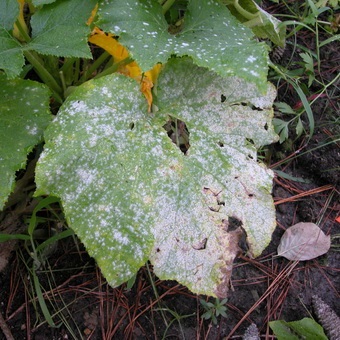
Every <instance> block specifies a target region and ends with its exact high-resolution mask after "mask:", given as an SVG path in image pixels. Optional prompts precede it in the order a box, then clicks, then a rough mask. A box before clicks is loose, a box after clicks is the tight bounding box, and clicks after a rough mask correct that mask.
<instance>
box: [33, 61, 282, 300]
mask: <svg viewBox="0 0 340 340" xmlns="http://www.w3.org/2000/svg"><path fill="white" fill-rule="evenodd" d="M188 75H191V76H192V77H193V78H192V80H191V81H190V80H189V79H188V78H189V77H188ZM195 76H196V77H195ZM189 83H190V86H189ZM158 90H159V93H158V106H159V108H160V110H159V111H158V112H156V113H155V114H154V115H151V114H149V113H147V105H146V102H145V99H144V98H143V96H142V95H141V94H140V92H139V90H138V84H136V83H135V81H133V80H131V79H128V78H126V77H123V76H121V75H110V76H106V77H102V78H100V79H98V80H93V81H89V82H87V83H85V84H84V85H82V86H80V87H79V88H77V89H76V90H75V91H74V93H72V94H71V95H70V96H69V97H68V100H67V101H66V102H65V103H64V105H63V106H62V107H61V109H60V112H59V114H58V116H57V118H56V120H55V121H54V122H53V123H52V124H51V125H50V126H49V128H48V129H47V131H46V134H45V141H46V144H45V150H44V152H43V154H42V156H41V158H40V160H39V163H38V166H37V170H36V181H37V186H38V190H37V192H36V194H37V195H39V194H52V195H53V196H58V197H60V198H61V201H62V204H63V208H64V211H65V214H66V217H67V220H68V222H69V225H70V226H71V227H72V228H73V229H74V231H75V232H76V234H77V235H78V236H79V237H80V239H81V240H82V242H83V243H84V244H85V246H86V248H87V250H88V252H89V254H90V255H91V256H93V257H94V258H95V259H96V260H97V262H98V264H99V266H100V268H101V270H102V272H103V274H104V276H105V277H106V278H107V280H108V282H109V283H110V284H111V285H112V286H117V285H119V284H121V283H123V282H124V281H127V280H128V279H130V278H131V277H132V276H133V275H134V274H135V272H136V271H137V270H138V268H139V267H140V266H142V265H143V264H144V263H145V261H147V260H148V259H149V260H150V261H151V263H152V264H153V266H154V271H155V273H156V275H158V276H159V277H160V278H162V279H174V280H177V281H179V282H180V283H182V284H184V285H187V286H188V287H189V288H190V289H191V290H192V291H194V292H196V293H200V294H207V295H213V296H219V297H225V295H226V293H227V290H228V281H229V278H230V275H231V268H232V263H233V260H234V258H235V256H237V254H238V252H239V247H238V241H239V239H240V237H241V236H242V233H243V232H242V228H241V227H239V228H237V229H236V230H234V231H232V230H231V229H229V227H230V228H231V227H232V226H231V224H232V223H231V221H232V220H237V221H238V222H239V225H242V227H243V228H244V230H245V231H246V233H247V236H248V241H249V248H250V249H249V252H250V254H253V255H254V256H257V255H259V254H260V253H261V251H262V250H263V249H264V247H265V246H266V245H267V244H268V243H269V241H270V238H271V233H272V231H273V230H274V228H275V209H274V205H273V201H272V197H271V194H270V192H271V184H272V178H273V173H272V171H270V170H268V169H266V168H265V167H264V166H262V165H260V164H259V163H258V162H257V160H256V148H255V145H257V146H258V145H262V144H265V143H269V142H271V141H273V140H275V139H276V135H275V133H274V132H273V128H272V126H271V123H270V120H271V118H270V117H271V115H272V111H271V109H270V106H271V104H272V101H273V99H274V97H275V91H273V90H272V87H269V89H268V93H267V95H266V96H264V97H260V96H259V94H258V91H257V90H256V87H255V85H253V86H251V85H247V84H246V83H245V82H244V81H242V80H240V79H238V78H229V79H223V78H220V77H218V76H217V75H216V74H215V73H213V72H209V71H207V70H206V69H202V68H199V67H197V66H195V65H193V63H192V61H190V59H188V58H182V59H174V60H171V62H169V64H168V65H166V67H165V69H164V72H163V74H161V76H160V79H159V87H158ZM221 94H224V95H225V96H226V97H227V98H228V101H225V102H224V103H221V102H220V101H221ZM176 98H177V100H178V101H176ZM242 103H243V104H244V103H249V106H244V105H242ZM252 105H256V107H258V108H259V110H257V109H253V108H252ZM191 106H192V107H191ZM169 115H171V116H174V117H178V118H180V119H181V120H183V121H184V122H185V123H186V124H187V126H188V128H189V132H190V148H189V151H188V153H187V154H186V155H184V154H183V153H182V152H181V151H180V149H179V148H178V147H177V146H176V145H175V144H174V143H173V142H172V141H171V139H170V138H169V137H168V135H167V133H166V131H165V129H164V128H163V125H164V124H165V123H166V121H167V120H168V116H169ZM248 121H249V122H248ZM247 138H249V140H248V141H247ZM250 139H252V140H253V142H250ZM253 143H254V144H253ZM60 150H63V152H60Z"/></svg>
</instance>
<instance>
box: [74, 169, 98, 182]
mask: <svg viewBox="0 0 340 340" xmlns="http://www.w3.org/2000/svg"><path fill="white" fill-rule="evenodd" d="M77 175H78V176H79V179H80V180H81V181H82V182H83V183H84V184H85V185H90V184H91V183H92V182H93V181H94V180H95V179H96V178H97V176H98V173H97V171H90V170H86V169H78V170H77Z"/></svg>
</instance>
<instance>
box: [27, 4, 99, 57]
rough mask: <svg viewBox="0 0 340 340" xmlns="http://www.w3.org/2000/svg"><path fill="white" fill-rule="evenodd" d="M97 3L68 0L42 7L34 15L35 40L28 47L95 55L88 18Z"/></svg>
mask: <svg viewBox="0 0 340 340" xmlns="http://www.w3.org/2000/svg"><path fill="white" fill-rule="evenodd" d="M95 5H96V1H95V0H88V1H82V0H69V1H57V2H55V3H53V4H50V5H45V6H43V7H42V8H41V9H40V10H38V11H37V12H36V13H34V15H33V16H32V19H31V26H32V41H31V42H30V43H29V44H28V45H27V48H29V49H32V50H35V51H37V52H39V53H42V54H50V55H54V56H63V57H80V58H92V55H91V52H90V49H89V47H88V44H87V36H88V35H89V34H90V27H89V26H88V25H86V21H87V19H88V18H89V17H90V15H91V11H92V9H93V8H94V6H95ZM52 13H53V15H51V14H52Z"/></svg>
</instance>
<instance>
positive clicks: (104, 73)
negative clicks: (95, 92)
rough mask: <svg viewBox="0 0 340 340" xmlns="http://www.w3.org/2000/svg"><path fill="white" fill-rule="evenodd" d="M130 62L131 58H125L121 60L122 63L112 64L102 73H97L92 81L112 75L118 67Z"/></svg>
mask: <svg viewBox="0 0 340 340" xmlns="http://www.w3.org/2000/svg"><path fill="white" fill-rule="evenodd" d="M132 61H133V59H132V58H130V57H127V58H125V59H124V60H122V61H120V62H118V63H114V64H113V65H112V66H110V67H108V68H107V69H106V70H104V71H103V72H100V73H98V74H97V75H96V76H95V77H94V79H98V78H100V77H103V76H107V75H108V74H111V73H114V72H116V71H117V70H118V69H119V67H120V66H123V65H127V64H130V63H131V62H132Z"/></svg>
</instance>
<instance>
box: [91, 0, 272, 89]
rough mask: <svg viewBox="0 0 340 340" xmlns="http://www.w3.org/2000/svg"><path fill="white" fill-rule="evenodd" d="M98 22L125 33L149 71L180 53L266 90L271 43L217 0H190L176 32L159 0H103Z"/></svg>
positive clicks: (122, 36)
mask: <svg viewBox="0 0 340 340" xmlns="http://www.w3.org/2000/svg"><path fill="white" fill-rule="evenodd" d="M98 16H99V21H98V22H97V25H98V26H99V27H101V28H102V29H103V30H104V31H107V32H110V33H114V34H116V35H119V37H120V42H121V43H122V44H123V45H124V46H126V47H127V48H128V50H129V52H130V53H131V56H132V57H133V58H135V59H136V61H137V62H138V64H139V65H140V67H141V68H142V70H143V71H148V70H150V69H151V68H152V67H153V66H154V65H155V64H156V63H157V62H161V63H165V62H166V61H167V60H168V58H169V57H170V56H171V55H173V54H176V55H178V56H183V55H188V56H190V57H192V58H193V60H194V61H195V63H196V64H197V65H199V66H204V67H208V68H209V69H210V70H213V71H215V72H216V73H218V74H219V75H221V76H230V75H237V76H238V77H240V78H243V79H246V80H247V81H250V82H254V83H255V84H257V85H258V86H259V88H261V89H262V90H264V89H265V87H266V79H267V71H268V70H267V61H268V60H267V58H268V57H267V49H266V46H265V44H264V43H257V42H256V41H255V40H254V39H253V34H252V32H251V30H250V29H248V28H247V27H245V26H243V25H242V24H241V23H240V22H239V21H238V20H237V19H236V18H235V17H234V16H233V15H232V14H231V13H230V12H229V10H228V9H227V8H226V6H223V5H222V4H220V3H219V2H218V1H216V0H212V1H202V0H190V1H189V5H188V9H187V11H186V15H185V17H184V24H183V27H181V30H180V32H178V33H176V34H171V33H169V31H171V28H169V25H168V24H167V22H166V20H165V18H164V15H163V14H162V7H161V6H160V5H159V3H158V2H157V1H155V0H148V1H135V0H128V1H120V0H108V1H105V2H102V3H101V4H100V6H99V10H98Z"/></svg>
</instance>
